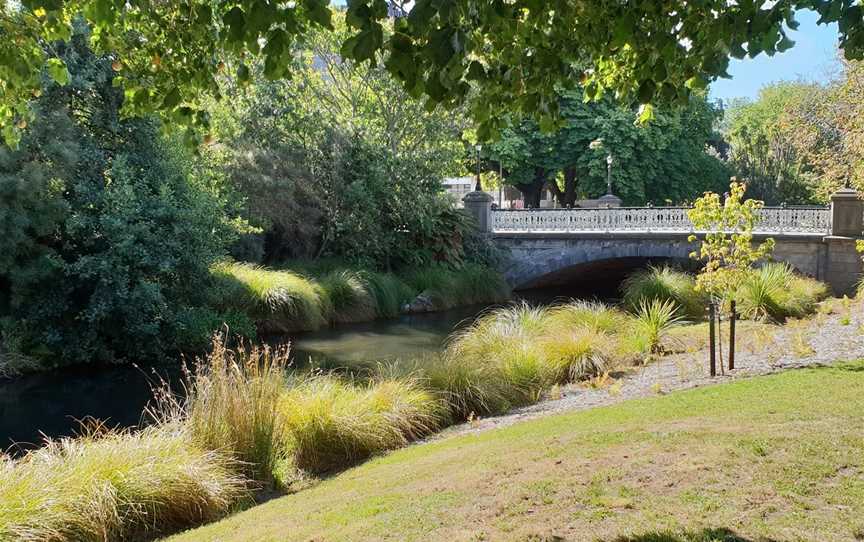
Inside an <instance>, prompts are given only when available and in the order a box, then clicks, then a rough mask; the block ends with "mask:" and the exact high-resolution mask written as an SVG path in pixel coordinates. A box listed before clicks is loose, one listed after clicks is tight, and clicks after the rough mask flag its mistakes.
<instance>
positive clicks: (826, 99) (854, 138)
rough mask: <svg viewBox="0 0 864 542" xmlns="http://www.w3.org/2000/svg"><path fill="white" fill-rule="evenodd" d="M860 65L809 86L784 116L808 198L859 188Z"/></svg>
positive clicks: (863, 106)
mask: <svg viewBox="0 0 864 542" xmlns="http://www.w3.org/2000/svg"><path fill="white" fill-rule="evenodd" d="M862 116H864V65H862V64H861V63H860V62H845V63H844V66H843V73H842V75H841V77H840V78H839V79H838V80H837V81H835V82H832V83H830V84H828V85H826V86H824V87H818V88H813V89H812V91H811V92H809V93H807V94H806V95H805V96H804V98H803V99H802V100H801V102H800V103H799V104H797V105H796V107H791V108H788V110H787V112H786V115H785V116H784V118H783V122H784V128H785V129H786V131H787V132H788V133H789V134H790V140H791V145H792V147H793V149H794V150H795V152H796V155H797V157H798V160H799V162H800V164H801V167H802V168H803V169H804V170H805V171H806V172H807V174H808V176H809V177H810V178H812V179H813V181H812V183H811V185H812V187H811V192H812V194H813V198H814V199H817V200H819V201H823V202H827V201H828V199H829V197H830V195H831V194H832V193H833V192H834V191H836V190H837V189H838V188H842V187H843V186H846V185H847V184H850V185H853V186H857V187H858V188H859V189H864V165H862V164H864V135H862V134H864V121H862Z"/></svg>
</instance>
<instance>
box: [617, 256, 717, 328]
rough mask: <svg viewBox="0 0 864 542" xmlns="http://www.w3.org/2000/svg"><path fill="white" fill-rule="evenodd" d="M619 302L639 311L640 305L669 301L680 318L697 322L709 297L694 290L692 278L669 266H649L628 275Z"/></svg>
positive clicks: (703, 312) (634, 310)
mask: <svg viewBox="0 0 864 542" xmlns="http://www.w3.org/2000/svg"><path fill="white" fill-rule="evenodd" d="M621 291H622V293H623V294H624V297H623V299H622V302H623V304H624V306H625V307H627V308H628V309H629V310H630V311H633V312H636V311H639V309H640V307H641V306H642V304H643V302H649V303H650V302H651V301H653V300H655V299H656V300H660V301H661V302H662V301H671V302H673V303H674V306H675V311H676V312H677V313H678V315H679V316H683V317H687V318H690V319H700V318H702V317H703V316H704V314H705V306H706V305H707V301H708V298H707V296H706V295H704V294H703V293H700V292H698V291H697V290H696V280H695V278H694V277H693V275H690V274H688V273H685V272H683V271H679V270H677V269H673V268H671V267H668V266H664V267H653V266H652V267H649V268H648V269H644V270H640V271H636V272H635V273H633V274H631V275H630V276H629V277H627V279H626V280H625V281H624V283H623V284H622V285H621Z"/></svg>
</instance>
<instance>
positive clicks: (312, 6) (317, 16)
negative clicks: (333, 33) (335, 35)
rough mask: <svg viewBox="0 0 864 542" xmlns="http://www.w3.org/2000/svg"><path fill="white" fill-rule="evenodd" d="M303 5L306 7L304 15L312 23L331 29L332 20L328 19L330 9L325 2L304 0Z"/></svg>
mask: <svg viewBox="0 0 864 542" xmlns="http://www.w3.org/2000/svg"><path fill="white" fill-rule="evenodd" d="M303 7H305V8H306V15H307V16H308V17H309V20H311V21H312V22H314V23H317V24H318V25H319V26H322V27H324V28H326V29H328V30H333V21H332V20H331V19H330V9H328V7H327V2H326V0H325V1H323V2H322V1H321V0H304V2H303Z"/></svg>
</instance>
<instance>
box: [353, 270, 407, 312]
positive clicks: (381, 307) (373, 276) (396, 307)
mask: <svg viewBox="0 0 864 542" xmlns="http://www.w3.org/2000/svg"><path fill="white" fill-rule="evenodd" d="M359 276H360V278H361V279H362V281H363V284H364V286H365V289H366V291H367V292H369V295H371V296H372V299H374V300H375V310H376V313H377V315H378V316H379V317H381V318H394V317H396V316H399V313H401V312H402V306H403V305H404V304H405V303H407V302H408V301H410V300H411V299H412V298H413V297H414V295H415V294H414V292H413V291H412V289H411V287H410V286H408V285H407V284H406V283H405V282H404V281H403V280H402V279H400V278H399V277H397V276H396V275H394V274H392V273H377V272H374V271H361V272H360V274H359Z"/></svg>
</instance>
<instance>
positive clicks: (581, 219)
mask: <svg viewBox="0 0 864 542" xmlns="http://www.w3.org/2000/svg"><path fill="white" fill-rule="evenodd" d="M688 210H689V208H687V207H616V208H609V209H527V210H526V209H518V210H514V209H496V210H493V211H492V213H491V217H490V218H491V224H490V227H491V228H490V229H491V230H492V231H493V232H496V233H506V232H514V233H530V232H537V233H546V232H571V233H581V232H584V233H612V232H672V233H691V232H693V231H694V228H693V224H692V223H691V222H690V219H689V218H688V217H687V211H688ZM759 213H760V220H759V223H758V225H757V226H756V228H755V232H756V233H772V234H820V233H821V234H830V232H831V211H830V209H828V208H825V207H790V208H786V207H764V208H762V209H761V210H760V211H759Z"/></svg>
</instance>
